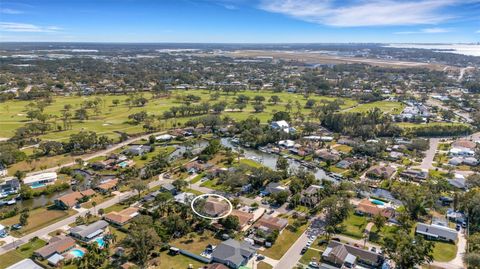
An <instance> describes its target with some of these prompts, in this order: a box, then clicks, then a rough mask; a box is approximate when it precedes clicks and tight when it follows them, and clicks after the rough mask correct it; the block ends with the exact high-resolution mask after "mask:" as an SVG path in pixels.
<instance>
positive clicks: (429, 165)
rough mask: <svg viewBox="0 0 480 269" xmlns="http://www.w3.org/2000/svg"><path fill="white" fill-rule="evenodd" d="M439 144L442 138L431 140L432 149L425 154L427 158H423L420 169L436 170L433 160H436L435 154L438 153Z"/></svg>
mask: <svg viewBox="0 0 480 269" xmlns="http://www.w3.org/2000/svg"><path fill="white" fill-rule="evenodd" d="M439 142H440V138H430V141H429V143H430V147H429V149H428V150H427V151H426V152H425V158H423V160H422V163H421V164H420V166H419V168H421V169H426V170H429V169H435V167H434V166H433V159H434V158H435V153H436V152H437V148H438V143H439Z"/></svg>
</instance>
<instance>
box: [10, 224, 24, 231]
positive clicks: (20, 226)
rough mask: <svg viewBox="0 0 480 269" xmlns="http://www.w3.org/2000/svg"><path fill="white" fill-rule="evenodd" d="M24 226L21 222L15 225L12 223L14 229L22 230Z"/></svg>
mask: <svg viewBox="0 0 480 269" xmlns="http://www.w3.org/2000/svg"><path fill="white" fill-rule="evenodd" d="M22 227H23V226H22V225H20V223H17V224H13V225H12V229H14V230H20V229H22Z"/></svg>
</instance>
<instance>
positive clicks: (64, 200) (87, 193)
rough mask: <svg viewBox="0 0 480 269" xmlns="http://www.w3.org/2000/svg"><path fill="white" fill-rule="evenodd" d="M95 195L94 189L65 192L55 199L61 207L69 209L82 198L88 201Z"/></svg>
mask: <svg viewBox="0 0 480 269" xmlns="http://www.w3.org/2000/svg"><path fill="white" fill-rule="evenodd" d="M93 195H95V191H93V190H92V189H88V190H84V191H76V192H72V193H69V194H65V195H63V196H60V197H58V198H57V199H55V206H56V207H58V208H61V209H69V208H72V207H74V206H75V205H76V204H78V203H80V202H81V201H82V200H84V201H83V202H86V201H87V200H88V198H90V197H91V196H93Z"/></svg>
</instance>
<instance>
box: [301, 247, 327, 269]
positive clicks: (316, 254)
mask: <svg viewBox="0 0 480 269" xmlns="http://www.w3.org/2000/svg"><path fill="white" fill-rule="evenodd" d="M313 248H317V246H313ZM321 256H322V252H320V251H318V250H314V249H311V248H309V249H308V250H307V252H305V254H303V256H302V258H301V259H300V263H302V264H305V265H308V263H309V262H311V261H314V259H315V261H317V262H318V261H320V260H321Z"/></svg>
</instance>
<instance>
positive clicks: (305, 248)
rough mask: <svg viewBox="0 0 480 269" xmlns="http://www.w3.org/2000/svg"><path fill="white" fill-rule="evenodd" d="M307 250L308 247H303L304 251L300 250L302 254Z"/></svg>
mask: <svg viewBox="0 0 480 269" xmlns="http://www.w3.org/2000/svg"><path fill="white" fill-rule="evenodd" d="M307 250H308V247H303V248H302V251H300V254H302V255H303V254H305V252H307Z"/></svg>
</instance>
